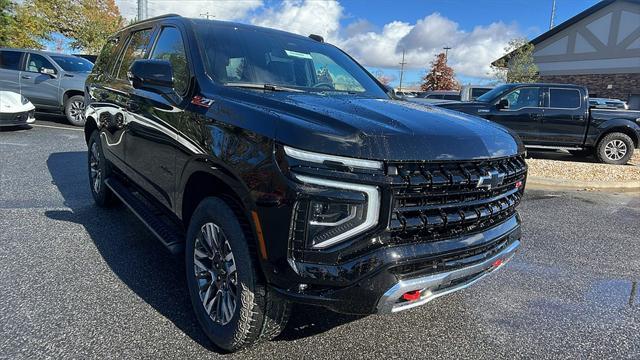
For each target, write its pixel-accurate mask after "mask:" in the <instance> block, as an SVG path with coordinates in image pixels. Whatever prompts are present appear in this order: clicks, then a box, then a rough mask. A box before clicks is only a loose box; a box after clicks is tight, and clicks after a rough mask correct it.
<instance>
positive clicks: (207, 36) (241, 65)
mask: <svg viewBox="0 0 640 360" xmlns="http://www.w3.org/2000/svg"><path fill="white" fill-rule="evenodd" d="M194 24H195V28H196V34H197V36H198V38H199V39H198V40H199V41H198V43H199V44H200V47H201V52H202V54H203V60H204V62H205V66H206V67H207V72H208V74H209V75H210V76H211V77H212V78H213V80H214V81H216V82H219V83H222V84H225V85H228V86H243V85H245V86H244V87H248V86H246V85H247V84H255V85H263V84H269V85H277V86H282V87H287V88H295V89H298V90H303V91H318V92H327V91H329V92H342V93H351V94H366V95H368V96H373V97H379V98H388V96H387V95H386V93H385V91H384V90H383V89H382V88H381V87H380V86H379V85H378V84H377V83H376V82H375V81H374V80H373V79H372V78H371V77H370V76H369V74H368V73H367V72H366V71H365V70H363V69H362V68H361V67H360V66H358V64H357V63H355V62H354V61H353V60H351V59H350V58H349V57H348V56H347V55H345V54H344V53H343V52H342V51H340V50H339V49H337V48H335V47H334V46H331V45H328V44H323V43H320V42H317V41H315V40H312V39H308V38H304V37H300V36H295V35H291V34H287V33H283V32H277V31H268V30H266V31H265V30H260V29H256V28H250V27H240V26H239V27H234V26H233V25H230V24H224V23H216V22H213V21H194Z"/></svg>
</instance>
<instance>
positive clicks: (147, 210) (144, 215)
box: [104, 177, 184, 255]
mask: <svg viewBox="0 0 640 360" xmlns="http://www.w3.org/2000/svg"><path fill="white" fill-rule="evenodd" d="M104 182H105V184H106V185H107V187H109V189H111V191H113V193H114V194H115V195H116V196H117V197H118V198H120V200H122V202H123V203H124V204H125V205H127V207H128V208H129V210H131V212H132V213H134V214H135V215H136V216H137V217H138V219H140V221H142V223H143V224H145V225H146V226H147V227H148V228H149V230H151V232H152V233H153V234H154V235H155V236H156V237H157V238H158V239H159V240H160V242H161V243H162V244H163V245H164V246H165V247H166V248H167V250H169V252H170V253H171V254H174V255H176V254H180V253H182V252H183V251H184V238H183V234H182V232H181V231H180V230H179V229H178V227H177V226H173V225H172V224H169V223H168V222H167V221H165V220H163V219H162V217H163V216H162V215H161V211H160V210H157V209H153V208H151V205H148V204H145V201H143V200H142V199H140V197H139V195H136V194H135V193H134V192H133V191H132V190H131V189H130V188H129V187H127V186H126V185H125V184H123V183H122V182H121V181H120V180H118V179H116V178H113V177H110V178H108V179H106V180H105V181H104ZM154 210H156V211H154Z"/></svg>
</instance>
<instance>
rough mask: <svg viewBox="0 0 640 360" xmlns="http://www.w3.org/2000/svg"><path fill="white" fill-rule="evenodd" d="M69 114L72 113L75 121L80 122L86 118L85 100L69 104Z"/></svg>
mask: <svg viewBox="0 0 640 360" xmlns="http://www.w3.org/2000/svg"><path fill="white" fill-rule="evenodd" d="M69 115H71V117H72V118H73V119H74V120H75V121H78V122H80V121H82V120H84V101H80V100H76V101H74V102H72V103H71V104H70V106H69Z"/></svg>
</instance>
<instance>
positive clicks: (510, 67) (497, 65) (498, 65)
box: [491, 38, 540, 83]
mask: <svg viewBox="0 0 640 360" xmlns="http://www.w3.org/2000/svg"><path fill="white" fill-rule="evenodd" d="M504 50H505V53H506V54H507V55H505V56H504V57H502V58H501V59H500V60H497V61H496V62H494V63H493V64H492V65H491V69H492V72H493V76H494V78H496V79H497V80H499V81H501V82H505V83H533V82H537V81H538V80H539V79H540V76H539V71H538V66H537V65H536V64H535V62H534V59H533V51H534V50H535V47H534V45H533V44H531V43H530V42H529V41H527V39H524V38H519V39H513V40H511V41H509V44H508V45H507V47H505V48H504Z"/></svg>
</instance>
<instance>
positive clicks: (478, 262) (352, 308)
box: [274, 215, 521, 314]
mask: <svg viewBox="0 0 640 360" xmlns="http://www.w3.org/2000/svg"><path fill="white" fill-rule="evenodd" d="M520 238H521V230H520V221H519V219H518V216H517V215H514V216H513V217H511V218H510V219H508V220H507V221H505V222H504V223H502V224H500V225H498V226H496V227H494V228H491V229H488V230H486V231H484V232H482V233H477V234H473V235H467V236H464V237H461V238H454V239H449V240H442V241H437V242H432V243H429V242H427V243H415V244H407V245H402V246H395V247H386V248H381V249H379V250H377V251H375V252H374V253H370V254H367V255H365V256H362V257H360V258H357V259H354V260H353V261H350V262H347V263H344V264H341V265H319V264H309V263H295V264H292V266H295V267H296V269H297V273H298V275H299V276H300V280H301V282H302V281H304V282H305V283H304V284H303V285H302V286H297V287H293V288H289V289H281V288H276V287H274V290H275V291H277V292H278V293H280V294H281V295H282V296H284V297H286V298H287V299H289V300H291V301H293V302H297V303H304V304H310V305H318V306H323V307H326V308H329V309H331V310H333V311H336V312H339V313H347V314H374V313H393V312H397V311H401V310H406V309H409V308H412V307H415V306H419V305H423V304H425V303H427V302H429V301H431V300H433V299H435V298H437V297H439V296H442V295H445V294H449V293H451V292H454V291H457V290H461V289H464V288H466V287H468V286H470V285H471V284H473V283H475V282H476V281H478V280H480V279H481V278H482V277H484V276H486V275H487V274H489V273H490V272H493V271H494V270H496V269H498V268H500V267H502V266H503V265H504V263H506V262H508V261H509V260H510V259H511V258H512V257H513V256H514V254H515V253H516V250H517V249H518V248H519V245H520ZM416 291H418V292H419V297H418V298H415V299H412V300H411V301H408V300H405V299H404V298H403V295H404V294H406V293H408V292H416Z"/></svg>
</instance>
